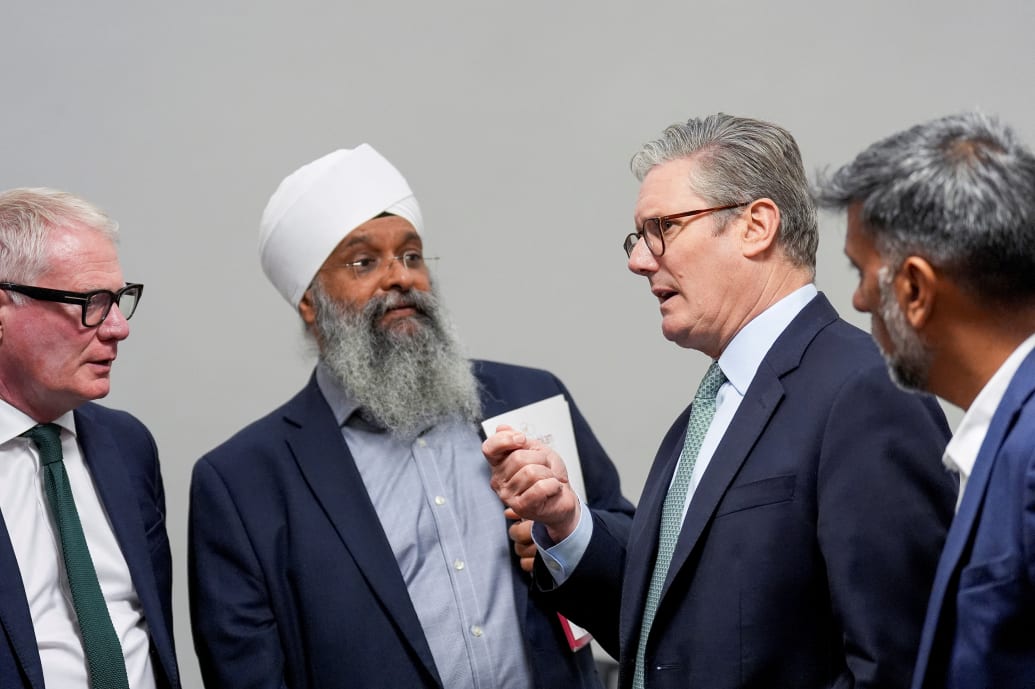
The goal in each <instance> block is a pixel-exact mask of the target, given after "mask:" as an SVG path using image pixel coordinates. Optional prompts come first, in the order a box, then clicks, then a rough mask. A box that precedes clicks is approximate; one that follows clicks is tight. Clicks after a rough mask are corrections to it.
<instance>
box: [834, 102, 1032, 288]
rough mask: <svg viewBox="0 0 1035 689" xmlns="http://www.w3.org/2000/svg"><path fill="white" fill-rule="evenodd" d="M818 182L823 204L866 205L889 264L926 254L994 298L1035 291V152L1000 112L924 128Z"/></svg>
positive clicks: (866, 217) (865, 217)
mask: <svg viewBox="0 0 1035 689" xmlns="http://www.w3.org/2000/svg"><path fill="white" fill-rule="evenodd" d="M818 186H819V190H818V194H817V198H818V200H819V202H820V204H821V205H822V206H824V207H829V208H838V209H843V208H847V207H848V206H850V205H853V204H856V203H857V204H859V207H860V211H861V216H860V217H861V220H862V221H863V226H862V227H861V228H860V229H862V230H863V231H864V232H867V233H869V234H870V236H871V237H872V238H873V240H874V243H875V246H876V247H877V250H878V251H879V252H880V253H881V254H882V255H883V257H884V259H885V261H886V262H887V263H889V264H890V265H892V266H894V267H897V266H898V265H900V264H901V262H902V260H904V259H905V258H906V257H907V256H910V255H917V256H922V257H924V258H926V259H927V260H928V261H930V262H931V263H932V264H933V265H934V266H935V267H937V268H939V269H941V270H944V271H946V272H947V273H948V274H949V275H951V276H952V277H953V278H954V279H956V280H957V281H958V282H959V284H960V285H961V287H963V288H964V289H969V290H970V291H971V292H972V293H973V294H975V295H976V296H979V297H981V298H983V299H987V300H990V301H991V302H993V303H998V304H1001V305H1009V304H1016V303H1020V302H1025V301H1030V300H1031V299H1033V298H1035V248H1033V247H1035V156H1033V155H1032V153H1031V151H1030V150H1029V149H1027V148H1026V147H1025V146H1023V145H1022V144H1021V143H1020V142H1019V141H1018V139H1017V137H1016V135H1015V134H1014V133H1013V131H1012V130H1011V129H1010V128H1009V127H1007V126H1006V125H1005V124H1003V123H1002V122H1001V121H999V120H998V119H997V118H995V117H993V116H990V115H986V114H982V113H978V112H968V113H961V114H956V115H950V116H948V117H942V118H939V119H936V120H931V121H929V122H925V123H923V124H919V125H916V126H915V127H912V128H911V129H907V130H905V131H902V132H899V133H897V134H893V135H891V136H889V137H887V138H885V139H882V140H881V141H878V142H877V143H875V144H873V145H871V146H870V147H869V148H867V149H866V150H865V151H863V152H862V153H860V154H859V155H858V156H857V157H856V158H855V160H853V161H852V162H850V163H848V164H847V165H845V166H844V167H842V168H841V169H839V170H837V171H836V172H835V173H833V174H832V175H830V176H828V177H827V178H826V179H821V180H820V182H819V185H818Z"/></svg>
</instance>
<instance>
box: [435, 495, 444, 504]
mask: <svg viewBox="0 0 1035 689" xmlns="http://www.w3.org/2000/svg"><path fill="white" fill-rule="evenodd" d="M435 504H436V505H439V506H442V505H445V504H446V499H445V498H444V497H442V496H441V495H436V496H435Z"/></svg>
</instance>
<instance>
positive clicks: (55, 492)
mask: <svg viewBox="0 0 1035 689" xmlns="http://www.w3.org/2000/svg"><path fill="white" fill-rule="evenodd" d="M60 433H61V428H60V426H57V425H55V424H52V423H47V424H39V425H38V426H33V427H32V428H30V429H29V430H27V431H25V432H24V433H22V435H23V436H24V437H26V438H29V439H30V440H32V442H34V443H35V444H36V447H37V448H38V449H39V452H40V463H41V464H42V465H43V484H44V488H45V490H46V492H47V501H48V502H49V503H50V510H51V513H52V514H53V515H54V521H55V523H56V524H57V527H58V534H59V536H60V538H61V553H62V555H63V557H64V561H65V574H66V576H67V577H68V587H69V588H70V589H71V590H72V607H74V608H75V616H76V618H77V619H78V620H79V631H80V633H81V634H82V637H83V653H84V654H85V655H86V665H87V668H88V669H89V671H90V689H129V679H127V676H126V660H125V657H124V656H123V654H122V645H121V644H120V643H119V637H118V636H117V635H116V634H115V627H114V626H113V625H112V623H111V615H109V614H108V606H107V604H106V603H105V602H104V594H103V592H102V591H101V585H100V582H99V581H97V571H96V570H95V569H94V566H93V559H92V558H91V557H90V550H89V548H88V547H87V545H86V536H85V535H84V534H83V525H82V524H81V523H80V521H79V512H78V510H76V508H75V502H74V501H73V500H72V486H71V484H69V482H68V473H67V472H66V471H65V463H64V461H63V460H62V457H61V435H60Z"/></svg>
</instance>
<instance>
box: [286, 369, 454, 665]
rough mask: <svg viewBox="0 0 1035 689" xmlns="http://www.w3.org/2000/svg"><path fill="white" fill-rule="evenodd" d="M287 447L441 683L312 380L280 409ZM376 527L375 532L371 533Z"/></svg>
mask: <svg viewBox="0 0 1035 689" xmlns="http://www.w3.org/2000/svg"><path fill="white" fill-rule="evenodd" d="M284 421H285V426H286V439H287V444H288V448H289V449H290V451H291V453H292V455H293V456H294V459H295V462H296V463H297V464H298V468H299V470H300V471H301V472H302V475H303V476H304V477H305V480H306V482H307V484H308V486H309V489H310V490H311V491H312V492H313V495H314V496H315V498H316V500H317V502H319V503H320V505H321V507H322V508H323V510H324V511H325V513H326V514H327V517H328V519H330V521H331V523H332V524H333V525H334V528H335V530H336V531H337V532H338V536H339V537H340V538H341V540H342V543H343V544H344V546H345V548H346V549H347V550H348V551H349V553H350V554H351V555H352V559H353V561H354V562H355V564H356V567H357V568H359V569H360V571H362V572H363V576H364V578H365V579H366V581H367V584H368V585H369V586H370V589H371V591H372V592H373V593H374V596H375V597H377V599H378V600H379V601H380V602H381V604H382V605H383V606H384V608H385V610H386V611H387V613H388V615H389V616H390V617H391V618H392V620H393V621H394V622H395V624H396V625H398V627H399V629H400V630H401V632H402V635H403V637H404V638H405V639H407V641H408V642H409V643H410V644H411V645H412V647H413V650H414V652H415V653H416V654H417V656H418V657H419V658H420V659H421V662H423V663H424V665H425V667H426V668H427V670H428V672H429V673H430V675H431V676H433V677H435V678H436V680H437V681H438V682H439V683H440V684H441V680H440V679H439V674H438V671H437V670H436V668H435V662H434V660H433V659H432V656H431V648H430V647H429V646H428V642H427V639H426V638H425V636H424V630H423V628H422V627H421V625H420V620H419V619H418V618H417V613H416V611H415V610H414V609H413V604H412V603H411V602H410V594H409V591H408V590H407V589H406V583H405V582H404V581H403V578H402V575H401V574H400V572H399V565H398V563H397V562H396V560H395V555H394V554H393V552H392V548H391V545H390V544H389V543H388V537H387V536H385V534H384V531H383V530H382V529H381V528H380V519H379V518H378V516H377V511H376V510H375V509H374V505H373V503H371V501H370V496H369V495H368V494H367V491H366V487H365V486H364V484H363V479H362V477H361V476H360V474H359V470H358V469H357V468H356V464H355V461H354V460H353V458H352V453H351V452H350V451H349V449H348V445H347V444H346V443H345V440H344V438H342V435H341V429H340V428H339V427H338V424H337V422H336V421H335V419H334V415H333V413H332V412H331V409H330V407H329V406H328V405H327V402H326V401H325V400H324V398H323V395H322V394H321V393H320V390H319V387H318V386H317V385H316V380H315V377H314V378H313V379H312V380H310V382H309V385H308V386H307V387H306V389H305V390H303V391H302V393H300V394H299V395H298V396H297V397H296V398H295V399H294V400H292V402H291V403H290V405H289V406H288V408H287V409H286V410H285V415H284ZM371 525H377V528H371Z"/></svg>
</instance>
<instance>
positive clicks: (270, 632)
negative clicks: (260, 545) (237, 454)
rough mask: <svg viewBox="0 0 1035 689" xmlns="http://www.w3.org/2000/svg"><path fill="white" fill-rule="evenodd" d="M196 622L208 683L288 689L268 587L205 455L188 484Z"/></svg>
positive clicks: (213, 688)
mask: <svg viewBox="0 0 1035 689" xmlns="http://www.w3.org/2000/svg"><path fill="white" fill-rule="evenodd" d="M188 541H189V542H188V549H189V553H188V567H189V586H190V612H191V628H192V631H193V634H194V649H195V651H196V652H197V655H198V661H199V664H200V666H201V674H202V678H203V680H204V683H205V686H206V687H208V688H209V689H217V688H218V689H235V688H237V687H241V688H244V687H248V688H249V689H283V688H284V687H285V686H286V685H285V682H284V664H285V663H284V650H283V648H282V647H281V642H280V636H279V633H278V627H277V622H276V619H275V617H274V614H273V611H272V609H271V607H270V600H269V596H268V594H267V587H266V584H265V581H264V577H263V573H262V571H261V569H260V567H259V562H258V559H257V558H256V556H255V552H254V550H253V548H252V544H251V542H250V538H249V535H248V533H247V532H246V530H245V528H244V524H243V522H242V520H241V517H240V515H239V513H238V510H237V507H236V505H235V504H234V499H233V496H232V495H231V493H230V491H229V490H228V489H227V486H226V484H225V482H224V480H223V477H222V476H220V474H219V473H218V471H217V470H216V468H215V467H214V466H213V465H212V464H211V463H210V462H209V461H207V459H206V458H202V459H201V460H199V461H198V463H197V464H196V465H195V467H194V472H193V475H192V478H191V487H190V517H189V525H188Z"/></svg>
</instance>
